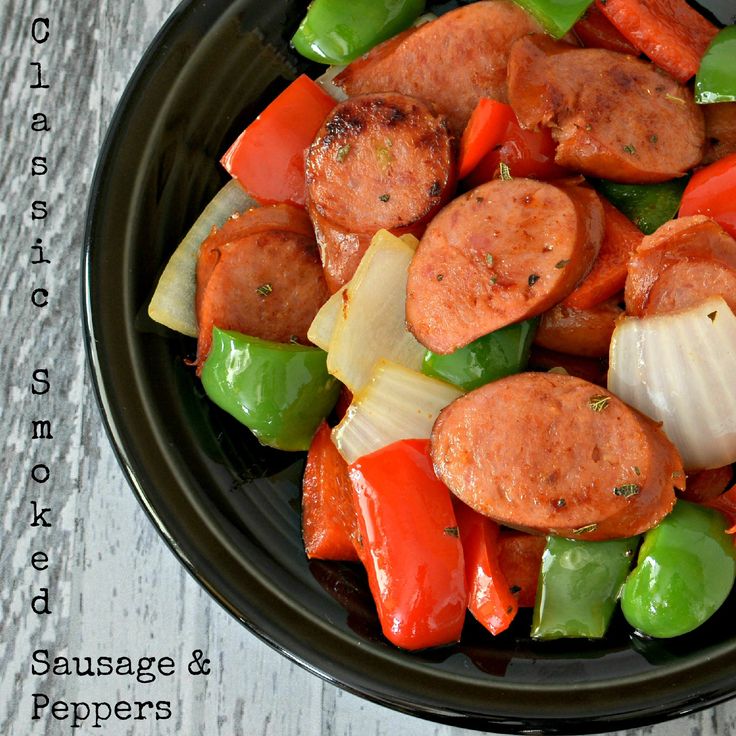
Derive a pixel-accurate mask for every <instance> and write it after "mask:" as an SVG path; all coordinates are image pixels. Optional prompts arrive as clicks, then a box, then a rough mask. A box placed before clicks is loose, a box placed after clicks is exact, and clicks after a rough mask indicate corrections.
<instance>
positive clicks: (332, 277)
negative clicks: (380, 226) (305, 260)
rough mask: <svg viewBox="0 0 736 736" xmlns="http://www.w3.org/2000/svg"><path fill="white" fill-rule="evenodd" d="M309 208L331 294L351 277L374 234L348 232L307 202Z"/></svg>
mask: <svg viewBox="0 0 736 736" xmlns="http://www.w3.org/2000/svg"><path fill="white" fill-rule="evenodd" d="M308 210H309V216H310V217H311V218H312V223H313V224H314V234H315V236H316V238H317V243H319V250H320V257H321V258H322V267H323V268H324V272H325V281H326V282H327V288H328V289H329V290H330V293H331V294H334V293H335V292H336V291H338V289H340V287H341V286H343V285H344V284H347V282H348V281H350V279H351V278H352V277H353V274H354V273H355V270H356V269H357V268H358V264H359V263H360V260H361V258H363V254H364V253H365V252H366V250H368V246H369V245H370V244H371V239H372V237H373V235H372V234H368V233H351V232H348V231H346V230H344V229H342V228H340V227H338V226H337V225H334V224H333V223H331V222H330V221H329V220H328V219H327V218H325V217H321V216H320V215H319V214H318V213H317V211H316V210H315V209H314V208H313V207H312V206H311V205H309V203H308Z"/></svg>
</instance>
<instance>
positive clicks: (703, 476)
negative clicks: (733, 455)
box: [677, 465, 733, 503]
mask: <svg viewBox="0 0 736 736" xmlns="http://www.w3.org/2000/svg"><path fill="white" fill-rule="evenodd" d="M732 478H733V468H732V467H731V466H730V465H724V466H723V467H720V468H710V469H708V470H700V471H698V472H697V473H692V474H688V476H687V483H686V484H685V488H684V489H683V490H682V491H679V492H678V494H677V495H678V496H679V497H680V498H682V499H684V500H685V501H691V502H692V503H705V502H706V501H712V500H713V499H715V498H718V496H720V495H721V494H722V493H723V492H724V491H725V490H726V488H728V485H729V483H730V482H731V480H732Z"/></svg>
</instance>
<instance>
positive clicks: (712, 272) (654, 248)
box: [624, 215, 736, 317]
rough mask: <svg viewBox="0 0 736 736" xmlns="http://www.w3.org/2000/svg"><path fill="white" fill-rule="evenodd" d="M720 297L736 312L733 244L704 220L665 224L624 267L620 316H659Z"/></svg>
mask: <svg viewBox="0 0 736 736" xmlns="http://www.w3.org/2000/svg"><path fill="white" fill-rule="evenodd" d="M716 295H719V296H722V297H723V298H724V299H725V300H726V302H727V303H728V305H729V306H730V307H731V309H736V240H734V239H733V238H732V237H731V236H730V235H729V234H728V233H726V232H725V231H724V230H723V229H722V228H721V226H720V225H718V223H716V222H715V221H714V220H711V219H710V218H709V217H706V216H704V215H692V216H690V217H680V218H678V219H676V220H671V221H670V222H666V223H665V224H664V225H662V227H660V228H659V229H658V230H657V231H656V232H654V233H652V234H651V235H648V236H647V237H645V238H644V239H643V240H642V242H641V245H640V246H639V248H638V249H637V251H636V253H635V254H634V256H633V257H632V259H631V261H630V262H629V270H628V275H627V277H626V286H625V290H624V296H625V300H626V311H627V312H628V313H629V314H632V315H635V316H637V317H641V316H643V315H645V314H663V313H665V312H672V311H676V310H678V309H686V308H687V307H691V306H694V305H696V304H699V303H700V302H702V301H703V300H704V299H707V298H708V297H709V296H716Z"/></svg>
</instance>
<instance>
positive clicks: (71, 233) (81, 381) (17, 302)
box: [0, 0, 736, 736]
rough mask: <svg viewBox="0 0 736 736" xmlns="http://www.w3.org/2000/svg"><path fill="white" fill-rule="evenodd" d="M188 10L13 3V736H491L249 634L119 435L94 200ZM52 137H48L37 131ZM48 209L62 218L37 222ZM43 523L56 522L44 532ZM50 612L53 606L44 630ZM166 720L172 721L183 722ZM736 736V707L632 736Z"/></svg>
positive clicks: (8, 188)
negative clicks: (98, 343) (168, 27)
mask: <svg viewBox="0 0 736 736" xmlns="http://www.w3.org/2000/svg"><path fill="white" fill-rule="evenodd" d="M174 6H175V2H174V0H143V1H140V0H139V2H132V3H126V2H111V1H110V0H63V1H62V0H47V1H46V2H41V1H40V0H0V28H2V29H3V42H2V48H3V74H2V77H1V78H0V85H2V96H1V98H0V99H1V102H0V104H1V105H2V124H3V137H2V145H0V160H1V161H2V175H3V176H2V197H0V222H2V234H3V240H2V250H1V254H0V258H1V259H2V268H1V269H0V279H2V288H1V289H0V315H1V316H2V327H3V329H2V333H1V337H0V340H2V356H3V360H2V363H3V368H4V370H3V371H2V377H1V378H0V381H2V389H1V390H0V395H1V396H2V397H3V398H2V405H1V406H0V433H1V434H0V438H1V439H2V446H3V448H4V451H3V453H2V460H0V462H1V463H2V477H3V479H4V493H3V494H2V499H1V500H0V507H1V508H2V532H1V535H2V536H1V538H0V559H1V571H2V578H1V580H2V618H0V678H1V679H0V734H2V736H26V735H27V734H49V735H52V734H69V733H75V732H78V733H103V734H135V736H144V735H145V734H154V735H156V736H159V735H165V734H185V735H195V734H196V735H201V736H214V735H215V734H222V735H227V736H234V735H235V734H245V735H246V736H255V735H256V734H264V735H268V736H298V735H300V734H301V735H304V736H327V735H329V734H338V735H340V736H343V735H345V736H347V735H348V734H355V735H356V736H358V735H360V736H364V735H367V734H375V736H383V735H386V736H388V735H389V734H391V735H393V734H402V735H404V736H412V735H414V734H416V735H419V734H423V735H428V734H434V735H435V736H461V734H471V733H473V732H470V731H465V730H463V729H457V728H451V727H447V726H440V725H435V724H433V723H430V722H426V721H422V720H418V719H415V718H412V717H409V716H405V715H401V714H398V713H394V712H393V711H390V710H387V709H384V708H382V707H379V706H376V705H373V704H370V703H368V702H365V701H363V700H361V699H359V698H357V697H354V696H352V695H349V694H347V693H345V692H342V691H340V690H338V689H337V688H335V687H333V686H331V685H329V684H326V683H324V682H322V681H321V680H320V679H318V678H317V677H315V676H313V675H312V674H310V673H308V672H306V671H304V670H303V669H301V668H300V667H298V666H295V665H293V664H291V663H290V662H289V661H287V660H286V659H284V658H283V657H281V656H280V655H278V654H277V653H275V652H274V651H272V650H271V649H269V648H268V647H267V646H265V645H264V644H262V643H261V642H260V641H258V640H257V639H256V638H255V637H254V636H253V635H251V634H250V633H249V632H248V631H247V630H245V629H244V628H243V627H242V626H241V625H240V624H239V623H237V622H236V621H235V620H233V619H232V618H230V617H229V616H228V615H227V614H226V613H225V612H224V611H223V610H222V609H220V608H219V606H217V605H216V604H215V603H214V602H213V601H212V600H211V599H210V598H209V597H208V595H207V594H206V593H205V592H204V591H203V590H201V589H200V588H199V587H198V585H197V584H196V583H195V582H194V580H193V579H191V578H190V577H189V576H188V575H187V574H186V573H185V572H184V570H183V568H182V567H181V565H180V564H179V563H178V562H177V560H176V559H175V558H174V556H173V554H172V553H171V552H170V551H169V550H168V548H166V546H165V545H164V543H163V541H162V540H161V539H160V538H159V536H158V534H157V533H156V531H155V530H154V528H153V526H152V525H151V524H150V523H149V521H148V519H147V518H146V517H145V515H144V513H143V511H142V509H141V508H140V507H139V505H138V503H137V501H136V500H135V498H134V496H133V494H132V492H131V491H130V490H129V488H128V486H127V484H126V481H125V479H124V477H123V475H122V473H121V471H120V469H119V468H118V465H117V463H116V461H115V458H114V456H113V453H112V450H111V448H110V446H109V444H108V441H107V438H106V436H105V434H104V432H103V430H102V424H101V420H100V416H99V412H98V409H97V406H96V404H95V400H94V396H93V392H92V389H91V384H90V378H89V375H88V373H87V370H86V364H85V357H84V350H83V340H82V328H81V317H80V308H79V284H78V282H79V259H80V251H81V245H82V239H83V227H84V211H85V205H86V199H87V194H88V188H89V185H90V181H91V177H92V172H93V168H94V164H95V160H96V156H97V152H98V148H99V146H100V143H101V138H102V136H103V135H104V132H105V130H106V127H107V124H108V122H109V120H110V117H111V115H112V112H113V109H114V106H115V105H116V103H117V100H118V99H119V97H120V94H121V92H122V90H123V88H124V85H125V83H126V81H127V80H128V78H129V77H130V75H131V73H132V72H133V69H134V67H135V65H136V63H137V61H138V60H139V58H140V57H141V55H142V53H143V51H144V49H145V48H146V47H147V45H148V44H149V42H150V41H151V39H152V37H153V35H154V33H155V32H156V30H157V29H158V28H159V27H160V26H161V24H162V23H163V22H164V20H165V19H166V17H167V16H168V15H169V13H170V12H171V11H172V10H173V9H174ZM36 18H48V19H49V24H48V27H47V26H46V25H45V23H44V22H43V21H41V22H37V23H36V24H35V26H34V25H33V20H34V19H36ZM47 32H48V38H47V39H46V40H45V41H43V42H41V41H40V40H41V39H44V38H46V33H47ZM34 36H35V38H34ZM39 65H40V66H39ZM39 85H48V87H45V86H39ZM34 115H35V117H34ZM43 116H45V118H44V117H43ZM44 120H45V122H44ZM34 122H35V125H36V127H37V128H41V129H40V130H33V129H32V123H34ZM45 128H50V130H45ZM34 157H43V158H45V159H46V160H45V162H42V161H40V160H39V159H37V161H36V164H35V171H36V175H34V174H33V173H32V172H33V170H34V164H33V161H32V159H33V158H34ZM44 163H45V166H46V167H47V171H46V173H41V171H42V169H43V168H44ZM33 202H36V203H37V204H36V208H35V210H34V207H33ZM39 202H45V203H46V205H45V207H44V206H42V205H40V204H38V203H39ZM43 209H46V210H47V213H48V214H47V216H46V217H43V218H38V219H33V212H34V211H35V213H36V215H40V214H41V212H42V210H43ZM38 239H40V240H41V241H42V242H40V243H39V242H38ZM34 246H39V247H34ZM34 261H42V262H40V263H39V262H35V263H34ZM45 261H50V263H49V262H45ZM34 302H35V303H34ZM34 371H35V372H36V373H35V374H34ZM44 371H45V372H44ZM34 378H35V380H34ZM44 380H46V381H48V383H45V382H44ZM34 390H35V391H36V392H37V393H34ZM44 420H48V422H49V424H48V425H44V424H43V423H42V422H43V421H44ZM34 421H35V422H41V423H37V424H36V425H34V424H33V422H34ZM34 431H35V433H36V435H37V437H36V438H35V439H34V437H33V435H34ZM49 433H50V434H51V435H52V437H48V434H49ZM45 468H48V479H46V475H47V473H46V470H45ZM34 503H35V506H34ZM44 508H47V509H49V510H48V511H47V512H46V513H45V514H41V512H42V510H43V509H44ZM34 510H35V511H36V512H37V513H38V514H41V515H40V516H38V515H37V516H36V518H35V521H36V525H35V526H32V523H33V521H34ZM45 524H48V526H46V525H45ZM34 555H35V556H34ZM34 561H35V564H34ZM42 589H47V590H48V601H49V603H48V607H49V609H50V610H51V613H48V614H43V613H41V614H38V613H35V612H33V611H32V610H31V605H32V600H33V598H34V597H35V596H38V595H40V594H41V591H42ZM42 603H43V601H42V600H40V599H39V600H36V607H37V608H38V609H39V610H43V606H42ZM197 649H200V650H202V651H203V652H204V653H205V655H204V656H206V657H207V658H209V659H210V660H211V674H209V675H208V676H203V675H200V676H192V675H190V674H188V672H187V671H186V663H187V662H188V661H189V659H190V658H191V652H192V651H194V650H197ZM36 650H48V651H49V657H54V656H58V655H63V656H68V657H71V656H80V657H85V656H89V657H93V658H97V657H100V656H111V657H115V658H116V657H121V656H130V657H132V658H134V659H137V658H139V657H143V656H156V657H164V656H167V657H172V658H173V659H174V660H175V662H176V668H177V671H176V673H175V674H174V675H173V676H168V677H165V676H159V677H158V678H157V679H156V681H155V682H154V683H142V682H138V681H137V680H136V679H135V678H134V677H131V676H126V675H124V674H120V675H110V676H98V677H89V676H86V677H85V676H76V675H72V676H64V675H61V674H58V675H54V676H52V675H49V674H43V673H38V674H34V672H33V671H32V665H33V661H32V653H33V652H34V651H36ZM36 669H37V672H38V670H39V669H42V668H41V665H40V664H38V663H37V664H36ZM34 694H36V699H35V700H34ZM44 696H45V697H47V698H48V700H49V705H48V706H47V707H45V708H43V709H41V717H40V719H38V720H32V715H33V706H34V703H38V704H41V703H43V702H44ZM55 701H60V702H66V703H73V702H80V703H91V702H95V701H97V702H100V703H112V704H113V705H114V704H115V703H116V702H118V701H127V702H131V703H134V702H135V701H138V702H146V701H151V702H152V703H154V704H155V703H157V702H158V701H170V703H171V706H170V708H171V717H170V718H167V719H160V720H156V718H155V713H156V706H155V705H153V706H151V707H149V706H142V712H141V714H142V715H144V716H145V717H144V718H143V719H134V718H135V716H136V715H141V714H138V713H137V711H136V708H138V706H133V708H132V709H131V710H127V709H126V707H125V706H123V707H122V709H121V710H120V714H121V715H120V718H115V717H111V718H110V719H109V720H107V721H105V722H104V723H103V725H102V727H100V728H94V729H93V728H91V725H92V722H93V716H94V711H92V713H91V715H90V718H88V720H87V721H86V725H84V726H83V727H82V728H81V729H76V728H75V729H72V730H70V728H71V725H72V722H71V719H72V717H73V713H74V711H73V710H69V711H64V710H63V706H62V705H59V706H57V712H56V715H57V717H56V718H55V717H54V716H53V715H51V713H50V708H51V703H53V702H55ZM69 707H70V708H73V706H69ZM77 708H78V713H79V714H81V713H83V708H82V706H77ZM99 709H102V713H101V715H104V714H105V709H104V707H103V706H98V710H99ZM158 713H159V715H165V708H164V710H161V709H159V710H158ZM126 715H127V719H124V718H125V716H126ZM732 732H733V733H736V702H733V703H731V704H726V705H723V706H720V707H717V708H715V709H711V710H709V711H706V712H704V713H700V714H696V715H692V716H690V717H686V718H682V719H680V720H679V721H675V722H671V723H669V724H666V725H661V726H656V727H653V728H650V729H643V730H641V731H636V732H632V733H636V734H637V736H639V735H640V734H644V733H647V734H655V735H656V736H665V734H666V735H668V736H685V735H686V734H687V735H688V736H691V735H695V734H697V735H702V736H712V735H713V734H729V733H732Z"/></svg>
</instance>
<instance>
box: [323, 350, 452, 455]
mask: <svg viewBox="0 0 736 736" xmlns="http://www.w3.org/2000/svg"><path fill="white" fill-rule="evenodd" d="M462 394H463V392H462V391H461V390H460V389H458V388H456V387H455V386H451V385H450V384H449V383H445V382H444V381H439V380H437V379H436V378H430V377H429V376H425V375H424V374H423V373H419V372H417V371H413V370H410V369H409V368H406V367H404V366H401V365H397V364H396V363H391V362H390V361H388V360H380V361H379V362H378V363H377V364H376V366H375V369H374V371H373V375H372V376H371V379H370V381H369V382H368V383H367V384H366V386H365V388H363V390H362V391H360V392H359V393H358V394H356V395H355V396H354V397H353V401H352V403H351V404H350V406H349V407H348V410H347V412H346V413H345V416H344V417H343V418H342V421H341V422H340V423H339V424H338V425H337V426H336V427H335V428H334V429H333V430H332V441H333V442H334V443H335V446H336V447H337V449H338V450H339V451H340V454H341V455H342V456H343V457H344V458H345V460H346V461H347V462H348V463H352V462H355V461H356V460H357V459H358V458H359V457H362V456H363V455H367V454H368V453H370V452H374V451H375V450H379V449H380V448H381V447H385V446H386V445H390V444H391V443H392V442H397V441H398V440H406V439H424V438H428V437H429V436H430V434H431V433H432V426H433V425H434V422H435V420H436V419H437V415H438V414H439V413H440V411H442V409H444V408H445V407H446V406H447V405H448V404H450V403H452V402H453V401H455V399H457V398H459V397H460V396H462Z"/></svg>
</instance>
